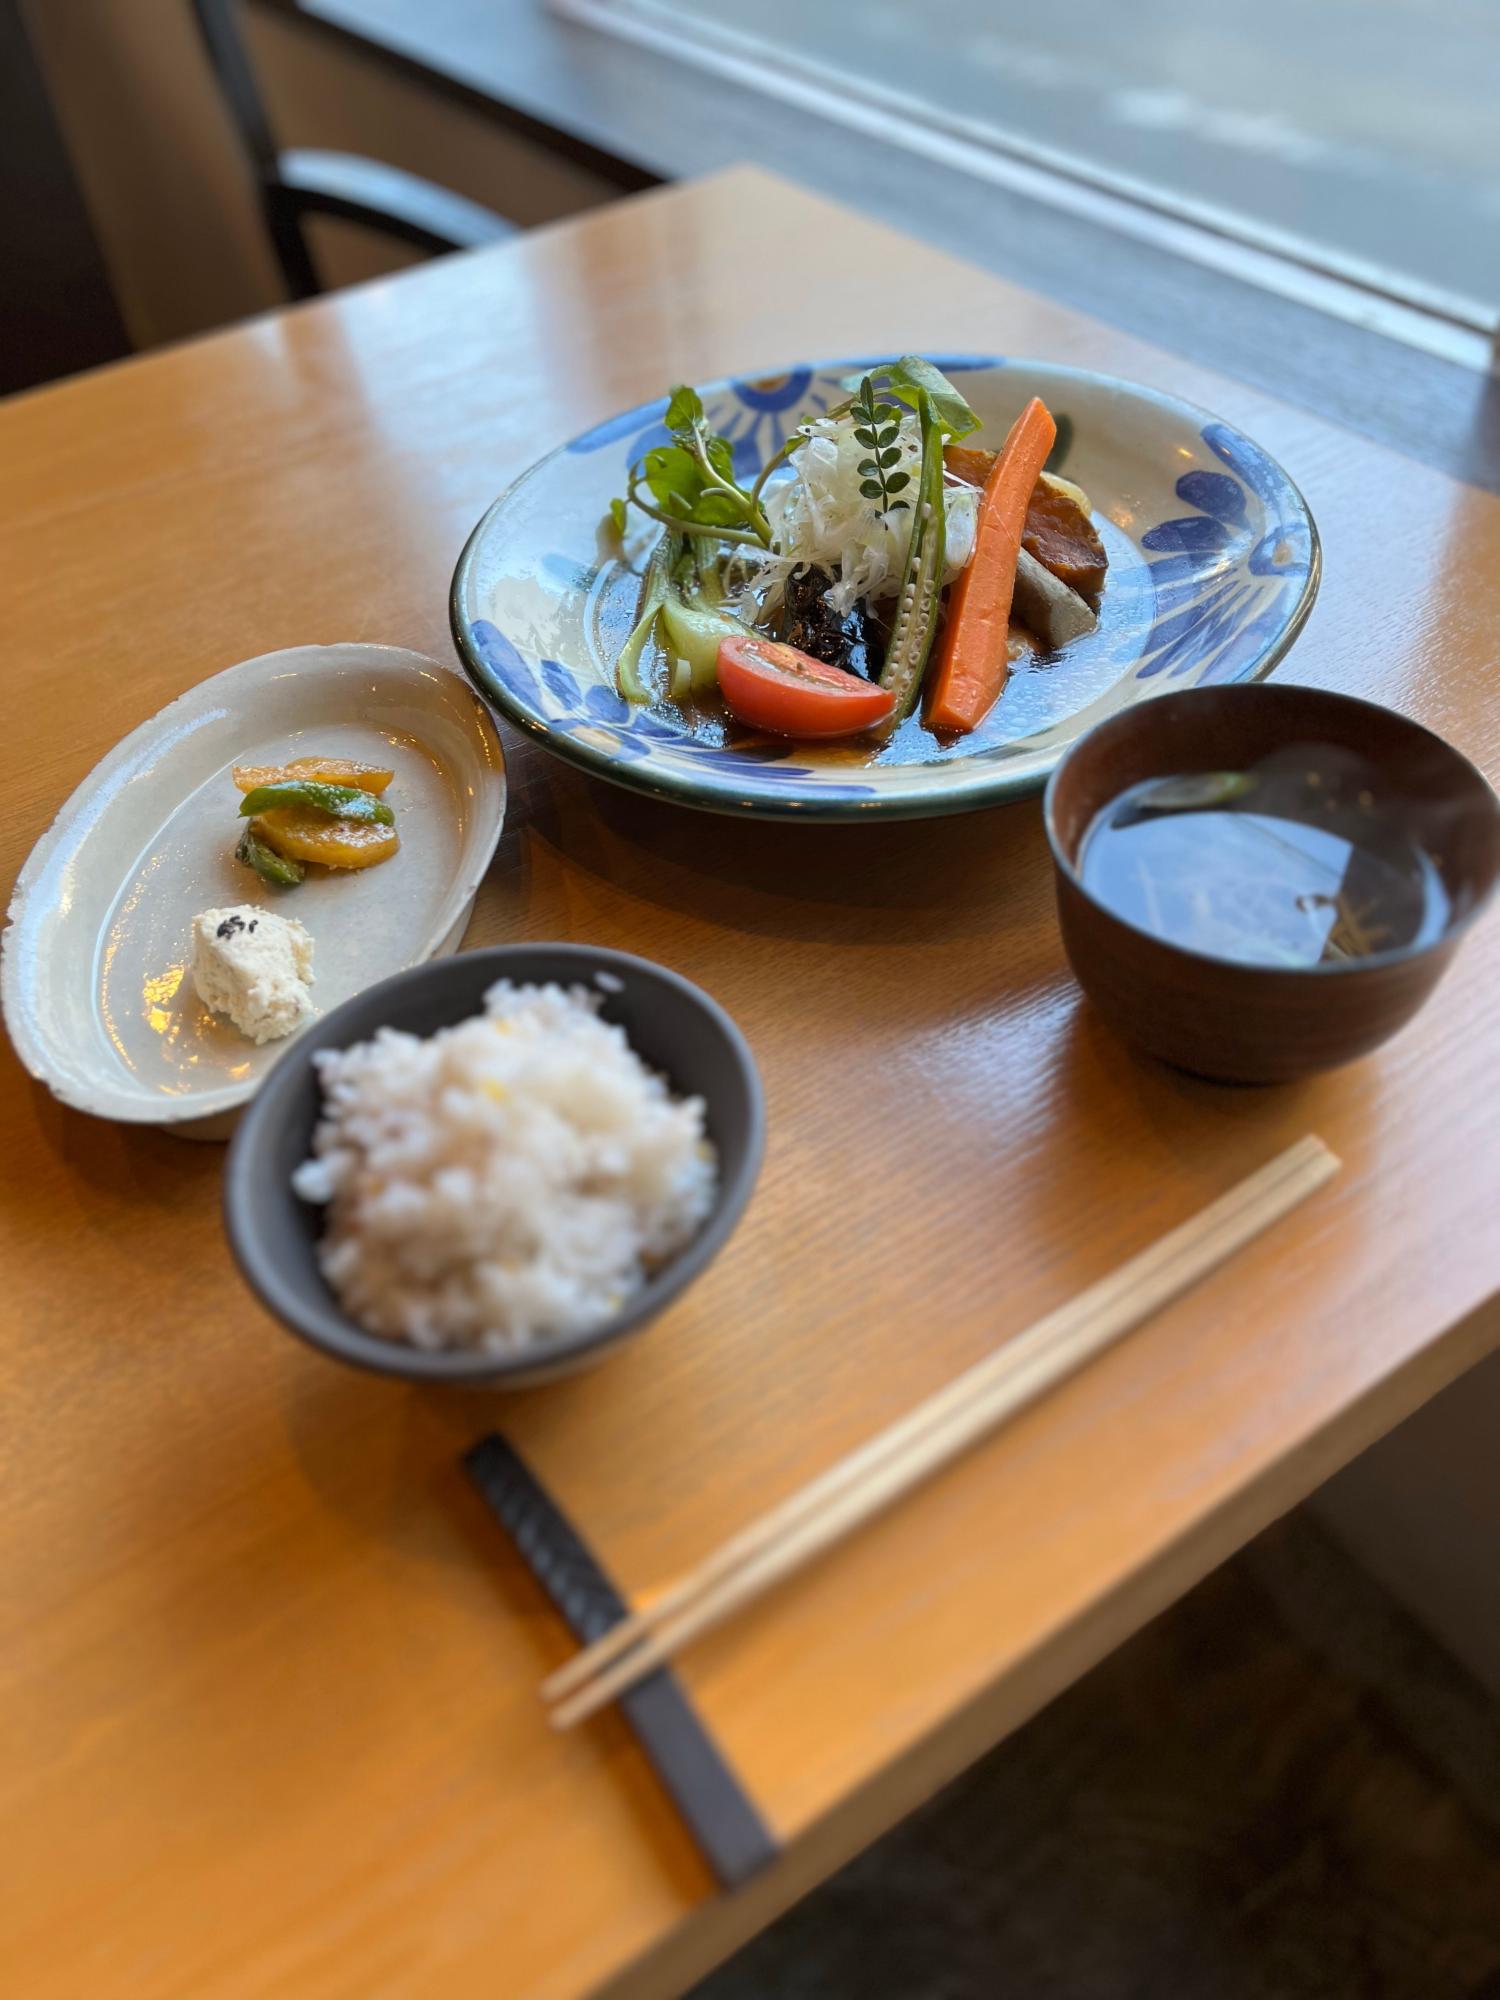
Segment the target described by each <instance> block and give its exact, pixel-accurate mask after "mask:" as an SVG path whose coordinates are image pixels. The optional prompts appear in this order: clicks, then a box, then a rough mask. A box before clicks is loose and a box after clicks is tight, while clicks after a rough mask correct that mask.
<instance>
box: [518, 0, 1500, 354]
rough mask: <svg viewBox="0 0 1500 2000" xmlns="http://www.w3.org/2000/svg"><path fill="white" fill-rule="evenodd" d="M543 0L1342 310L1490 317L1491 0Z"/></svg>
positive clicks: (1497, 223) (1495, 178) (1494, 217)
mask: <svg viewBox="0 0 1500 2000" xmlns="http://www.w3.org/2000/svg"><path fill="white" fill-rule="evenodd" d="M554 5H555V6H556V7H557V9H558V11H560V12H563V13H566V14H570V15H573V16H575V17H578V16H583V17H585V18H587V19H588V20H590V21H591V22H593V23H594V24H595V25H597V26H607V27H612V28H614V29H615V30H616V31H617V32H620V33H623V34H627V35H630V36H632V37H634V38H635V39H637V40H641V41H647V42H652V43H655V44H657V45H660V46H664V47H668V48H670V50H671V51H672V53H674V54H675V55H677V56H679V57H681V58H683V59H684V60H687V61H696V62H698V63H700V64H701V65H703V66H705V67H707V68H710V69H714V70H717V71H719V73H721V74H729V75H733V76H734V77H735V78H736V80H737V81H739V82H742V83H744V84H747V85H759V86H760V87H761V88H764V89H766V90H767V91H770V92H772V93H773V94H776V95H778V96H782V97H790V98H792V99H794V100H795V101H797V102H799V103H800V104H802V105H804V106H805V107H806V108H808V109H809V110H810V111H811V112H812V113H814V114H819V113H821V115H824V116H827V117H831V118H834V119H843V120H845V121H846V122H852V123H857V124H860V125H862V126H864V127H865V129H870V128H871V125H872V122H877V123H878V124H879V125H880V126H881V128H882V129H884V130H885V131H887V132H888V134H889V136H890V137H891V139H892V140H893V142H895V143H904V144H907V145H911V146H914V147H916V148H918V149H919V150H926V151H928V152H932V151H935V150H938V149H946V153H947V156H948V157H950V158H952V159H954V160H959V159H964V160H967V161H968V163H969V164H971V165H972V166H973V168H974V170H975V171H976V172H980V173H989V174H991V175H993V176H994V177H996V178H1003V179H1007V180H1009V181H1010V182H1012V183H1013V184H1015V183H1017V182H1019V184H1021V185H1023V186H1027V187H1029V190H1030V191H1031V192H1034V193H1036V194H1037V195H1039V196H1040V197H1041V198H1042V199H1049V200H1053V201H1056V202H1061V203H1063V204H1065V205H1071V206H1082V205H1085V204H1093V205H1094V207H1095V210H1096V212H1103V213H1106V214H1108V215H1111V216H1112V217H1113V219H1115V220H1118V221H1119V222H1120V224H1121V226H1123V227H1127V228H1134V229H1137V230H1138V231H1140V232H1141V233H1143V234H1154V235H1156V236H1158V237H1164V238H1165V240H1167V241H1168V242H1171V243H1172V244H1173V246H1174V247H1179V248H1183V249H1186V250H1188V251H1190V252H1191V253H1193V254H1198V255H1201V256H1204V257H1206V258H1207V259H1208V260H1210V261H1221V262H1222V261H1225V260H1226V259H1227V258H1228V257H1229V256H1230V255H1231V254H1234V255H1237V256H1239V257H1240V258H1241V259H1249V260H1252V262H1253V260H1255V259H1259V260H1260V266H1261V269H1260V272H1259V274H1260V275H1265V272H1266V270H1267V269H1268V268H1269V267H1270V266H1272V265H1275V266H1279V267H1280V268H1281V271H1282V278H1283V281H1284V280H1285V277H1286V274H1287V273H1291V274H1299V273H1300V274H1301V276H1302V280H1303V281H1304V282H1305V283H1306V284H1308V285H1313V286H1316V285H1317V283H1318V282H1319V281H1320V280H1321V281H1324V282H1325V283H1327V284H1337V285H1340V286H1343V287H1345V288H1347V289H1348V290H1350V291H1351V292H1353V293H1356V294H1359V295H1361V296H1362V297H1363V298H1364V299H1365V300H1366V301H1368V302H1369V310H1368V311H1363V310H1361V309H1359V308H1358V306H1356V309H1355V311H1354V316H1355V317H1378V312H1379V307H1380V305H1381V303H1382V302H1383V303H1384V304H1385V305H1386V306H1388V307H1390V308H1391V309H1392V310H1393V311H1397V312H1399V311H1400V310H1401V309H1402V308H1412V309H1415V310H1416V311H1417V312H1419V313H1420V314H1422V315H1424V316H1427V317H1430V318H1431V319H1432V320H1433V321H1434V322H1435V323H1438V324H1440V325H1443V326H1447V327H1451V328H1453V329H1455V330H1462V331H1464V332H1465V333H1466V334H1467V335H1468V336H1469V337H1470V338H1471V339H1472V337H1473V336H1474V335H1486V336H1488V335H1489V334H1491V333H1492V332H1493V330H1494V327H1495V324H1496V318H1497V308H1500V116H1497V115H1496V109H1495V96H1496V87H1497V85H1500V5H1497V4H1495V0H1317V4H1315V5H1308V4H1307V0H1259V4H1258V5H1256V6H1250V5H1247V4H1242V0H1235V4H1232V5H1231V4H1226V0H1072V4H1071V5H1070V6H1068V7H1067V8H1066V9H1058V8H1036V7H1029V8H1023V7H1021V6H1018V5H1016V4H1014V0H1012V3H1011V4H1005V0H927V4H917V0H821V4H820V0H755V4H754V5H753V6H751V7H749V8H746V9H743V10H741V11H738V12H736V13H735V14H733V15H732V16H731V15H730V14H729V13H728V10H726V8H725V7H724V6H723V4H722V0H554ZM1248 274H1249V275H1257V271H1256V270H1255V269H1250V270H1249V272H1248ZM1270 282H1273V283H1275V282H1278V279H1277V278H1276V277H1275V276H1272V277H1271V278H1270ZM1286 288H1287V289H1291V290H1294V291H1295V289H1296V285H1295V284H1294V283H1287V284H1286ZM1392 330H1396V331H1399V330H1400V328H1393V329H1392Z"/></svg>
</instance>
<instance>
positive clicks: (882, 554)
mask: <svg viewBox="0 0 1500 2000" xmlns="http://www.w3.org/2000/svg"><path fill="white" fill-rule="evenodd" d="M857 421H858V419H857V418H856V417H855V416H854V415H853V413H852V412H851V413H850V414H849V415H847V416H842V417H816V418H814V419H813V420H812V421H811V422H809V423H805V424H803V425H802V426H801V432H802V436H803V437H804V438H805V440H806V442H805V443H804V444H803V445H802V446H801V448H800V449H799V450H798V451H797V452H796V453H795V455H794V456H793V458H792V460H791V466H792V471H791V476H790V477H787V478H781V479H779V480H773V481H772V482H771V483H770V484H769V485H768V486H767V487H766V490H765V492H764V494H763V495H762V504H763V505H764V507H765V511H766V518H767V520H768V522H769V523H770V528H771V536H772V540H773V541H774V543H775V548H774V551H773V552H772V553H770V554H768V555H764V556H759V555H754V556H752V558H751V559H752V560H753V561H754V562H755V568H754V570H753V572H752V574H751V578H750V581H749V584H748V585H747V587H746V590H745V592H744V596H745V597H746V598H747V599H751V600H753V601H754V603H755V605H757V606H758V607H759V609H760V611H761V613H762V615H763V614H764V612H766V611H768V610H772V609H774V608H775V606H776V604H777V603H778V602H779V600H780V597H781V592H782V590H783V588H784V586H785V584H786V580H787V578H788V577H789V576H790V575H791V574H792V572H793V570H796V569H801V568H802V567H803V566H804V565H806V566H809V567H811V568H814V569H821V570H825V571H827V573H828V574H829V576H831V577H832V579H833V582H832V584H831V586H830V587H829V590H828V592H827V599H828V602H829V604H830V605H831V606H832V607H833V609H834V610H835V611H836V612H838V613H839V615H840V616H844V615H845V614H847V613H848V612H850V611H852V610H853V608H854V606H855V605H856V604H857V603H859V602H860V600H861V599H864V598H869V599H874V600H877V601H878V600H879V599H880V598H882V597H892V596H894V595H895V593H896V591H897V589H898V588H899V586H900V583H901V576H902V572H903V570H904V568H905V565H906V550H907V545H908V543H909V542H910V540H911V526H912V516H911V509H910V507H909V506H896V507H892V508H890V509H888V510H887V511H885V512H882V511H881V509H880V506H879V503H878V502H876V501H872V500H869V499H867V498H866V497H865V496H864V495H863V494H862V493H861V491H860V486H861V484H862V480H863V475H862V474H861V472H860V470H859V466H860V461H861V460H862V459H864V458H867V457H868V455H869V454H868V449H867V447H866V446H864V445H862V444H861V443H860V442H859V440H858V439H857V438H856V437H855V435H854V431H855V426H856V423H857ZM896 449H897V450H898V451H899V452H900V453H901V457H900V460H899V461H898V463H897V464H895V465H893V466H892V467H891V468H890V470H891V472H892V473H895V472H907V473H910V474H911V475H912V478H913V481H915V476H916V474H917V471H918V469H919V468H920V465H921V460H922V439H921V430H920V426H919V425H918V422H917V418H916V416H915V414H914V413H912V412H910V411H906V412H903V414H902V417H901V425H900V431H899V434H898V436H897V438H896ZM907 490H908V491H911V490H914V487H908V489H907ZM978 504H979V495H978V493H977V492H976V491H975V489H974V488H973V487H972V486H966V485H961V484H954V485H952V486H951V487H950V488H949V491H948V495H947V506H946V509H945V513H946V519H947V539H946V546H945V549H944V567H943V582H944V583H951V582H952V580H953V579H954V577H956V576H957V575H958V573H959V571H960V570H961V569H962V568H963V567H964V565H965V564H966V563H967V562H968V560H969V557H970V555H971V554H972V553H973V548H974V519H975V514H976V511H977V508H978Z"/></svg>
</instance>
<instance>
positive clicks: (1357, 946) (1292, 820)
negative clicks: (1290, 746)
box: [1078, 748, 1452, 968]
mask: <svg viewBox="0 0 1500 2000" xmlns="http://www.w3.org/2000/svg"><path fill="white" fill-rule="evenodd" d="M1410 818H1411V815H1410V814H1409V813H1403V812H1402V810H1401V808H1400V805H1399V803H1393V802H1392V801H1391V799H1390V798H1389V797H1387V798H1385V799H1382V798H1381V797H1380V796H1379V793H1378V792H1377V791H1376V790H1375V789H1374V787H1373V786H1372V784H1371V782H1370V776H1369V773H1368V772H1366V771H1364V770H1362V769H1361V768H1359V767H1358V766H1357V765H1356V764H1355V763H1354V762H1353V761H1352V760H1350V758H1349V757H1348V755H1347V753H1344V752H1337V751H1333V750H1331V749H1330V750H1328V751H1326V752H1320V751H1318V750H1317V749H1315V748H1313V749H1304V750H1301V751H1298V752H1296V753H1285V752H1281V753H1278V755H1277V756H1276V757H1275V758H1274V759H1270V760H1268V761H1266V762H1264V763H1261V764H1257V765H1253V766H1251V767H1250V768H1248V769H1246V770H1243V771H1211V772H1204V773H1199V774H1196V775H1193V776H1190V777H1172V778H1150V779H1147V780H1145V782H1143V783H1141V784H1138V785H1132V786H1131V787H1130V788H1129V790H1128V791H1125V792H1122V793H1121V794H1120V796H1119V797H1118V798H1117V799H1115V800H1113V801H1112V802H1111V803H1110V804H1109V805H1107V806H1106V807H1105V808H1104V810H1103V811H1102V812H1100V813H1099V814H1098V815H1097V817H1096V818H1095V820H1094V822H1093V824H1092V825H1091V826H1090V827H1089V829H1088V832H1087V833H1086V834H1085V836H1084V839H1083V845H1082V849H1081V851H1080V854H1079V859H1078V873H1079V877H1080V879H1081V880H1082V882H1083V886H1084V887H1085V889H1087V890H1088V892H1089V893H1090V895H1092V896H1094V897H1095V898H1096V899H1097V900H1098V901H1099V902H1100V903H1102V904H1104V905H1105V907H1106V908H1107V909H1109V910H1111V911H1112V912H1113V913H1114V914H1115V915H1116V916H1119V917H1123V918H1124V919H1125V920H1126V921H1127V922H1128V923H1132V924H1135V925H1136V926H1137V927H1138V928H1139V929H1141V930H1143V931H1148V932H1150V933H1151V935H1152V936H1154V937H1159V938H1162V939H1164V940H1165V941H1166V942H1167V943H1169V944H1174V945H1179V946H1182V947H1183V948H1185V949H1187V950H1189V951H1196V952H1202V953H1205V954H1207V955H1208V956H1210V957H1213V958H1224V959H1230V960H1234V961H1236V962H1238V963H1241V964H1245V965H1258V966H1280V967H1292V968H1299V967H1307V966H1316V965H1337V964H1344V963H1347V962H1349V961H1351V960H1357V959H1361V958H1365V957H1368V956H1370V955H1371V954H1372V953H1375V952H1386V951H1398V950H1401V949H1404V948H1406V947H1408V946H1421V945H1425V944H1429V943H1432V942H1434V941H1435V940H1436V939H1437V938H1438V937H1440V936H1441V935H1442V933H1443V931H1444V929H1445V928H1446V927H1447V924H1448V922H1449V919H1450V916H1451V914H1452V912H1451V909H1450V905H1449V898H1448V895H1447V892H1446V890H1445V889H1444V886H1443V881H1442V877H1441V876H1440V875H1439V873H1438V870H1437V868H1436V866H1435V864H1434V862H1433V860H1432V857H1431V855H1430V854H1428V852H1427V851H1426V849H1425V848H1424V847H1423V846H1422V845H1421V844H1420V842H1419V841H1418V840H1417V838H1416V837H1415V835H1414V834H1413V832H1412V831H1411V830H1410V824H1409V822H1410Z"/></svg>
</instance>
